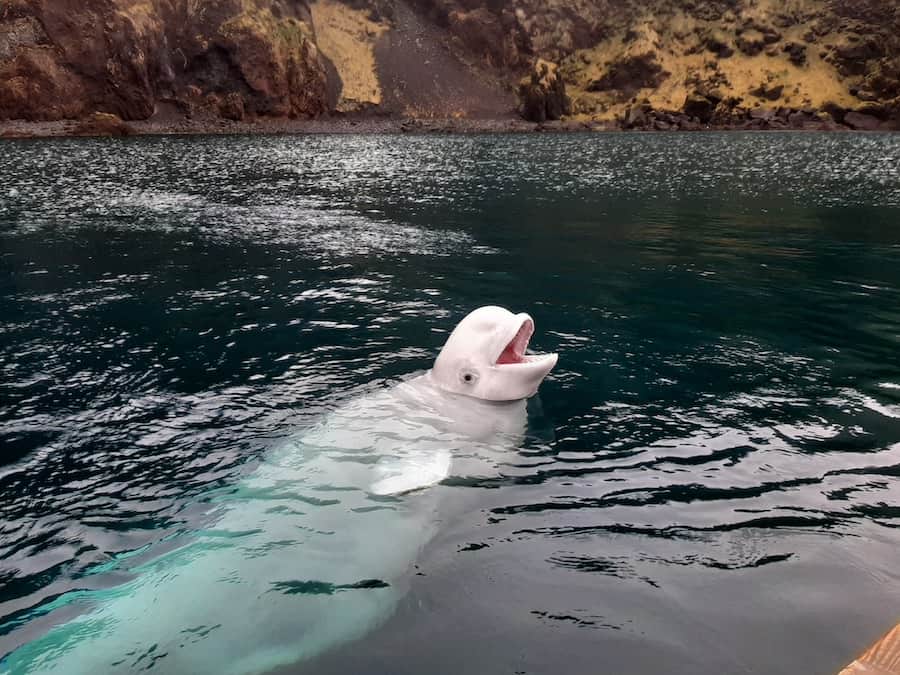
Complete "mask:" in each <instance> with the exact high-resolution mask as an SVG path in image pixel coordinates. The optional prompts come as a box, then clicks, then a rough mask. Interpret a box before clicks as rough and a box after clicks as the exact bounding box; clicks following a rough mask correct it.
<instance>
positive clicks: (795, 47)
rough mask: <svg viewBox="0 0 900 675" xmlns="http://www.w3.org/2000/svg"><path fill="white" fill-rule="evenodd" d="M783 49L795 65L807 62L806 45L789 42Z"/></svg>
mask: <svg viewBox="0 0 900 675" xmlns="http://www.w3.org/2000/svg"><path fill="white" fill-rule="evenodd" d="M783 50H784V52H785V53H786V54H787V55H788V58H789V59H790V61H791V63H793V64H794V65H796V66H802V65H804V64H805V63H806V45H802V44H800V43H799V42H788V43H787V44H786V45H785V46H784V48H783Z"/></svg>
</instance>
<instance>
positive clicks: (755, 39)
mask: <svg viewBox="0 0 900 675" xmlns="http://www.w3.org/2000/svg"><path fill="white" fill-rule="evenodd" d="M95 112H103V113H112V114H114V115H118V116H119V117H121V118H122V119H124V120H147V119H163V120H164V119H179V118H189V119H217V118H226V119H231V120H243V119H249V120H253V119H281V118H321V117H322V116H328V115H347V114H354V115H369V116H372V115H375V116H395V117H406V118H465V119H470V118H484V119H489V118H499V117H505V116H514V115H516V114H521V115H524V116H525V117H527V118H529V119H532V120H535V121H543V120H545V119H554V118H558V117H565V118H567V119H570V120H574V121H578V122H582V123H585V124H599V125H607V126H618V127H625V128H639V129H660V130H663V129H676V128H682V129H691V128H701V127H704V126H719V127H737V128H819V127H822V126H826V127H827V126H829V125H831V126H837V125H843V126H846V127H850V128H859V129H882V128H900V3H896V2H895V1H894V0H642V1H640V2H638V1H631V2H629V1H627V0H507V1H504V0H314V2H312V3H309V2H307V0H89V1H88V2H76V1H75V0H0V119H25V120H32V121H40V120H60V119H78V118H84V117H86V116H89V115H91V114H93V113H95Z"/></svg>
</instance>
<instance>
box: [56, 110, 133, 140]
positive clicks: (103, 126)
mask: <svg viewBox="0 0 900 675" xmlns="http://www.w3.org/2000/svg"><path fill="white" fill-rule="evenodd" d="M70 133H71V135H72V136H130V135H131V134H133V133H134V129H132V128H131V127H130V126H128V125H127V124H126V123H125V122H123V121H122V118H121V117H119V116H118V115H112V114H110V113H102V112H97V113H94V114H93V115H91V116H90V117H88V118H86V119H84V120H82V121H81V122H79V123H78V124H76V125H75V126H74V127H73V128H72V130H71V132H70Z"/></svg>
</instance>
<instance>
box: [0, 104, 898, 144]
mask: <svg viewBox="0 0 900 675" xmlns="http://www.w3.org/2000/svg"><path fill="white" fill-rule="evenodd" d="M847 116H848V117H849V118H850V119H849V120H848V122H849V123H837V122H835V121H833V120H832V119H823V118H822V117H820V116H818V115H816V114H815V113H813V112H810V111H796V110H790V109H781V110H764V111H751V112H750V113H749V114H747V116H746V117H745V118H743V119H742V118H734V119H730V120H728V121H718V122H710V123H702V122H700V121H699V119H697V118H696V117H694V118H689V117H687V116H686V115H685V114H683V113H671V112H662V111H652V110H651V111H647V110H642V109H637V110H635V111H634V112H633V113H632V114H631V115H629V117H627V118H626V119H624V120H618V121H616V122H597V121H581V120H577V119H568V120H565V119H564V120H552V121H546V122H540V123H535V122H529V121H527V120H524V119H521V118H518V117H503V118H492V119H457V118H450V119H414V118H402V117H383V116H371V117H352V118H346V117H327V118H319V119H310V120H297V119H280V118H269V119H258V120H254V121H246V120H245V121H233V120H225V119H206V120H191V119H184V120H169V121H165V122H159V121H137V122H123V121H122V120H121V119H119V118H116V117H114V116H110V115H96V116H94V117H92V118H88V119H86V120H58V121H53V122H29V121H26V120H5V121H0V140H2V139H21V138H53V137H124V136H169V135H252V134H262V135H279V134H298V135H302V134H484V133H490V134H504V133H535V132H556V133H577V132H582V133H589V132H608V133H609V132H650V133H653V132H657V133H658V132H704V131H807V132H816V131H818V132H822V131H831V132H859V131H864V132H891V131H897V130H898V129H900V125H893V124H891V123H890V122H885V121H883V120H879V119H878V118H876V117H874V116H871V115H865V114H864V113H852V112H851V113H847V115H846V116H845V119H846V117H847Z"/></svg>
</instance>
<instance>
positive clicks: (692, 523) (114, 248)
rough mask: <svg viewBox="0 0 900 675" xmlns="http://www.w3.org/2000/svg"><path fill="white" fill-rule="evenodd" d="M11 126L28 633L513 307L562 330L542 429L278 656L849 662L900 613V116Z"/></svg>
mask: <svg viewBox="0 0 900 675" xmlns="http://www.w3.org/2000/svg"><path fill="white" fill-rule="evenodd" d="M3 150H4V152H3V153H2V155H0V373H2V378H0V401H2V404H0V446H2V455H0V492H2V495H3V499H2V500H0V512H2V518H0V581H2V590H0V615H2V616H3V617H4V619H3V621H2V624H3V628H2V629H0V631H2V635H0V652H4V653H5V652H7V651H9V650H10V649H12V648H14V647H15V646H17V645H20V644H22V643H23V642H27V641H29V640H31V639H34V638H36V637H38V636H40V635H41V634H42V633H43V632H45V631H46V630H47V628H48V627H49V626H50V625H51V624H52V623H56V622H60V621H64V620H66V619H69V618H71V617H72V616H74V615H76V614H77V612H78V610H77V608H76V607H75V606H74V605H75V604H77V603H75V602H69V599H73V598H74V599H77V593H78V592H80V591H86V590H92V589H109V588H115V587H117V586H119V585H120V584H122V583H123V582H125V581H127V580H128V577H127V575H123V573H122V572H121V570H117V566H116V564H115V561H117V560H121V559H123V558H125V559H128V560H129V561H131V560H133V561H135V563H136V564H139V563H140V562H141V561H152V560H154V559H155V558H156V557H158V556H159V555H160V554H161V553H162V552H164V551H165V550H167V547H170V546H172V544H171V542H173V541H177V540H178V537H179V536H181V535H183V534H184V533H186V532H191V531H194V530H198V529H202V528H203V527H204V526H205V524H206V522H205V518H206V515H205V514H206V509H205V508H204V507H203V498H204V497H203V496H204V495H206V494H208V493H209V492H210V491H211V490H216V489H227V488H228V487H229V486H231V485H234V484H235V482H236V481H237V480H239V478H240V477H241V476H244V475H246V474H247V473H248V472H250V471H251V470H252V468H253V467H254V466H256V465H257V463H258V462H259V460H260V458H261V457H262V456H263V455H264V453H265V452H266V451H267V449H269V448H271V447H272V446H273V445H275V444H277V443H278V441H279V440H280V439H283V438H285V437H288V436H290V435H292V434H294V433H296V432H297V431H298V430H301V429H304V428H306V427H308V426H309V425H311V424H313V423H314V422H315V421H316V420H318V419H319V418H320V417H321V416H322V415H323V414H324V413H325V412H326V411H329V410H333V409H334V408H336V407H338V406H339V405H340V403H341V402H343V401H346V400H348V399H349V398H351V397H352V396H354V395H356V394H358V393H360V392H363V391H371V390H373V389H378V388H379V386H381V385H382V384H384V383H386V382H389V381H393V380H394V379H396V378H398V377H401V376H403V375H405V374H407V373H409V372H413V371H416V370H421V369H423V368H427V367H428V366H429V364H430V360H431V358H432V357H433V355H434V354H435V353H436V351H437V349H438V347H439V346H440V344H441V343H442V342H443V340H444V339H445V337H446V333H447V331H448V330H449V329H450V328H451V327H452V324H453V323H454V322H455V320H456V319H457V318H458V317H459V316H461V314H462V313H463V312H465V311H466V310H467V309H470V308H471V307H473V306H476V305H480V304H485V303H487V302H494V303H499V304H504V305H507V306H509V307H511V308H514V309H517V310H527V311H529V312H530V313H531V314H532V315H533V316H534V317H535V320H536V324H537V327H538V328H537V334H536V336H535V339H534V344H535V346H536V347H537V348H539V349H542V350H554V351H559V352H560V354H561V360H560V364H559V366H558V368H557V370H556V371H555V372H554V374H553V376H552V378H551V379H550V380H549V381H548V382H546V383H545V385H544V387H543V388H542V390H541V397H540V402H541V405H542V408H543V410H542V412H540V414H538V416H537V417H538V418H539V419H540V420H542V421H541V422H540V425H542V428H543V429H544V431H543V433H542V434H540V435H538V436H536V437H534V438H532V439H531V441H530V442H529V443H528V444H526V445H525V446H524V447H522V448H521V449H520V451H519V452H518V453H517V454H516V456H515V457H513V458H510V459H509V460H507V461H506V462H505V463H503V464H502V465H501V466H500V470H499V475H493V476H489V477H485V476H480V475H478V474H477V473H469V472H467V470H466V467H467V464H466V462H465V461H463V462H460V463H459V464H458V465H457V466H456V468H455V469H454V472H453V476H452V477H451V478H450V479H448V480H447V481H445V483H444V484H442V485H441V486H439V487H438V488H435V489H436V490H437V491H438V492H439V493H440V496H441V503H442V504H443V505H445V506H444V507H443V508H444V511H443V512H442V513H441V515H440V519H439V523H438V528H437V531H438V533H437V535H436V537H435V538H434V539H433V540H432V542H431V543H430V544H429V545H428V546H427V547H426V548H425V549H424V550H423V551H422V552H421V554H420V556H419V557H418V559H416V560H411V561H410V565H411V568H410V584H411V589H410V592H409V593H407V594H406V595H405V597H404V598H403V600H402V601H401V604H400V607H399V609H398V610H397V612H396V613H395V615H394V616H393V618H391V619H390V620H389V621H388V622H387V623H386V624H384V625H383V626H381V627H380V628H377V629H375V630H374V631H373V632H372V633H370V634H369V635H368V636H367V637H364V638H362V639H361V640H359V641H357V642H355V643H352V644H349V645H347V646H346V647H344V648H340V649H336V650H334V651H332V652H330V653H329V654H326V655H325V656H323V657H321V658H319V659H317V660H316V661H314V662H310V663H308V664H306V665H303V664H301V665H297V666H292V667H291V668H288V669H284V670H283V671H282V672H284V673H298V674H299V673H307V672H316V673H332V672H334V673H338V672H357V671H362V670H363V669H364V670H365V671H366V672H373V673H416V672H422V671H424V670H428V671H429V672H436V673H442V672H447V673H451V672H459V671H460V670H461V669H463V668H465V669H466V670H469V671H472V672H511V673H512V672H523V673H524V672H529V673H531V672H559V671H560V670H565V672H573V673H575V672H598V670H600V671H604V672H605V671H610V672H614V671H619V672H629V673H656V672H660V669H661V668H664V669H665V670H666V671H667V672H672V673H676V672H684V673H688V672H690V673H719V672H733V673H791V672H797V671H803V672H832V671H835V670H836V669H837V668H838V667H839V666H841V665H842V664H843V663H844V662H846V661H849V660H850V658H851V657H852V656H853V655H854V654H855V653H856V652H857V651H858V650H859V649H860V648H861V647H862V646H864V645H865V644H866V643H868V642H869V641H871V640H872V639H874V638H875V637H877V635H878V634H879V633H881V632H883V630H884V629H885V627H887V626H888V625H890V624H891V623H893V622H894V621H895V620H896V618H897V617H896V615H895V607H896V605H897V602H898V600H900V590H898V589H900V578H898V573H897V570H898V569H900V554H898V551H900V546H898V544H900V534H898V532H900V530H898V525H900V520H898V518H900V511H898V508H897V503H898V498H900V482H898V478H900V309H898V308H900V264H898V261H900V230H898V229H897V223H898V222H900V169H898V167H900V137H897V136H895V135H865V136H857V135H829V134H796V135H795V134H750V135H741V134H708V135H677V134H673V135H660V136H652V135H604V136H552V135H551V136H541V137H539V138H534V137H530V136H521V137H517V136H508V137H481V136H473V137H465V138H463V137H457V138H441V139H439V138H431V137H402V138H401V137H315V138H303V137H279V138H274V137H273V138H250V137H247V138H242V137H235V138H194V139H186V138H185V139H138V140H126V141H109V142H105V141H90V140H53V141H41V142H27V143H26V142H7V143H4V144H3ZM129 564H131V563H129ZM363 581H365V580H363ZM286 592H288V593H298V594H301V595H302V594H304V593H312V594H313V595H317V596H323V595H324V596H327V595H328V593H335V594H340V593H351V592H352V593H365V592H367V589H366V588H358V589H337V588H332V587H327V586H315V587H313V586H310V587H305V586H298V587H296V588H295V587H291V588H288V589H286ZM50 609H52V611H50V612H49V613H48V610H50ZM235 611H239V610H238V609H236V610H235ZM761 645H766V648H765V649H761Z"/></svg>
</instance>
